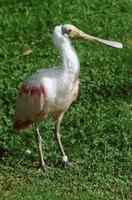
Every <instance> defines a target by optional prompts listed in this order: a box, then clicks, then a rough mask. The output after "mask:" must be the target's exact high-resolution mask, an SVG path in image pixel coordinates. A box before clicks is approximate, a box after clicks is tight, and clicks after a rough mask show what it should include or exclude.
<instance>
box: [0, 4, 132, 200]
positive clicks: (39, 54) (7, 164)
mask: <svg viewBox="0 0 132 200" xmlns="http://www.w3.org/2000/svg"><path fill="white" fill-rule="evenodd" d="M65 23H72V24H74V25H76V26H77V27H79V28H80V29H82V30H84V31H85V32H87V33H91V34H93V35H95V36H99V37H102V38H106V39H113V40H117V41H122V42H123V44H124V48H123V49H122V50H117V49H112V48H109V47H105V46H102V45H99V44H95V43H90V42H83V41H74V46H75V47H76V50H77V52H78V54H79V58H80V62H81V73H80V79H81V84H80V95H79V98H78V100H77V102H76V104H74V105H73V106H72V107H71V108H70V110H69V111H68V112H67V113H66V114H65V117H64V120H63V123H62V127H61V130H62V135H63V137H62V139H63V143H64V145H65V150H66V152H67V155H69V158H70V160H72V161H73V162H74V168H71V169H68V170H63V169H61V168H60V166H59V165H58V160H60V155H59V152H58V148H57V145H56V143H55V140H54V136H53V125H54V124H53V121H52V120H49V121H48V122H46V123H42V124H41V126H40V128H41V132H42V133H43V134H42V136H43V138H44V141H45V145H44V150H45V155H44V156H45V160H46V162H47V164H49V165H51V166H54V169H53V170H51V171H49V172H47V173H46V174H41V173H39V172H38V171H37V169H36V166H37V164H38V163H37V159H38V157H37V148H36V144H35V139H34V133H33V129H32V128H31V129H28V130H27V131H25V132H22V133H16V132H14V131H12V117H13V113H14V106H15V100H16V96H17V92H18V88H19V86H20V84H21V83H22V81H23V80H24V79H25V78H26V77H27V75H29V74H31V73H33V72H35V71H36V70H38V69H40V68H43V67H50V66H51V67H52V66H54V65H58V64H59V62H60V58H59V56H58V52H57V51H56V50H55V48H54V47H53V45H52V39H51V38H52V32H53V29H54V27H55V26H56V25H58V24H65ZM0 24H1V26H0V44H1V45H0V91H1V92H0V107H1V109H0V156H1V161H0V169H1V170H0V198H1V200H6V199H8V200H11V199H12V200H17V199H21V200H36V199H37V200H38V199H39V200H41V199H45V200H46V199H58V200H60V199H64V200H66V199H77V200H85V199H87V200H96V199H104V200H106V199H113V200H115V199H124V200H127V199H131V198H132V182H131V180H132V179H131V178H132V174H131V167H132V135H131V134H132V133H131V132H132V101H131V100H132V99H131V98H132V77H131V75H132V70H131V66H132V60H131V57H132V29H131V25H132V1H131V0H118V1H115V0H109V1H106V0H102V1H98V0H93V1H90V0H76V1H75V0H69V1H61V0H56V1H53V0H51V1H48V0H45V1H39V0H34V1H31V0H30V1H26V0H21V1H20V0H19V1H18V0H0ZM28 49H32V50H33V54H32V56H27V57H24V56H22V54H23V52H24V51H25V50H28ZM27 149H30V150H31V152H32V153H31V155H28V154H26V150H27Z"/></svg>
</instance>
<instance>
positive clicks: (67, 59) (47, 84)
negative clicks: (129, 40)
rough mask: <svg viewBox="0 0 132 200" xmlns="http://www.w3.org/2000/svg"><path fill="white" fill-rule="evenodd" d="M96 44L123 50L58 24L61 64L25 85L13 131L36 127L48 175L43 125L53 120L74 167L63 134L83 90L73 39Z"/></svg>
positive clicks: (65, 160) (42, 166) (56, 40)
mask: <svg viewBox="0 0 132 200" xmlns="http://www.w3.org/2000/svg"><path fill="white" fill-rule="evenodd" d="M73 38H76V39H84V40H89V41H96V42H100V43H103V44H105V45H108V46H111V47H115V48H122V43H120V42H115V41H109V40H104V39H100V38H98V37H95V36H91V35H88V34H86V33H85V32H83V31H81V30H80V29H78V28H77V27H76V26H74V25H72V24H64V25H58V26H56V27H55V29H54V31H53V42H54V44H55V46H56V48H57V49H58V50H59V52H60V55H61V65H60V66H57V67H51V68H44V69H41V70H39V71H37V72H36V73H34V74H33V75H30V76H29V77H28V78H27V79H26V80H25V81H24V83H23V84H22V85H21V87H20V90H19V92H18V97H17V101H16V109H15V113H14V118H13V129H14V130H16V131H22V130H25V129H27V128H28V127H29V126H30V125H33V126H34V129H35V136H36V142H37V147H38V154H39V163H40V165H39V167H40V169H41V170H42V171H43V172H45V171H46V170H47V169H49V167H48V166H47V165H46V164H45V161H44V158H43V148H42V146H43V145H42V137H41V135H40V131H39V124H40V123H41V122H43V121H45V120H47V119H48V118H50V117H53V118H54V119H55V136H56V140H57V143H58V146H59V149H60V152H61V156H62V163H63V165H64V167H68V166H70V162H69V159H68V156H67V155H66V153H65V151H64V148H63V145H62V142H61V134H60V124H61V121H62V118H63V115H64V113H65V112H66V111H67V110H68V108H69V107H70V106H71V104H72V103H73V102H74V101H75V100H76V98H77V96H78V91H79V82H80V81H79V73H80V62H79V58H78V56H77V53H76V51H75V49H74V47H73V45H72V39H73Z"/></svg>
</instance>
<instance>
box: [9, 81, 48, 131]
mask: <svg viewBox="0 0 132 200" xmlns="http://www.w3.org/2000/svg"><path fill="white" fill-rule="evenodd" d="M44 104H45V88H44V86H43V85H42V84H37V85H35V84H30V83H25V84H24V85H23V86H22V87H21V88H20V91H19V95H18V99H17V103H16V110H15V115H14V120H13V127H14V129H16V130H21V129H25V128H27V127H28V126H29V125H30V124H32V123H33V122H37V117H38V115H39V114H40V113H41V111H42V110H43V108H44Z"/></svg>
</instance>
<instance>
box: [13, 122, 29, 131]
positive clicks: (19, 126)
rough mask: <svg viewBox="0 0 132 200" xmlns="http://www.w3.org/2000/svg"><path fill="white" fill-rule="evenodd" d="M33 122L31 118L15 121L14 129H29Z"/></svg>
mask: <svg viewBox="0 0 132 200" xmlns="http://www.w3.org/2000/svg"><path fill="white" fill-rule="evenodd" d="M31 124H32V122H31V121H30V120H26V121H20V120H18V121H13V129H14V130H16V131H21V130H24V129H27V128H28V127H29V126H30V125H31Z"/></svg>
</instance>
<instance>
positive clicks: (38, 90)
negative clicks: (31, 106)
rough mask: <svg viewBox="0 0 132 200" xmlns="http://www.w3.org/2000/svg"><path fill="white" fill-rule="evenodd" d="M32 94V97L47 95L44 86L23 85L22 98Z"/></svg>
mask: <svg viewBox="0 0 132 200" xmlns="http://www.w3.org/2000/svg"><path fill="white" fill-rule="evenodd" d="M26 94H30V95H31V96H34V95H38V96H40V95H41V94H46V91H45V88H44V86H43V85H40V86H30V85H23V86H22V87H21V89H20V96H23V95H26Z"/></svg>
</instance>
